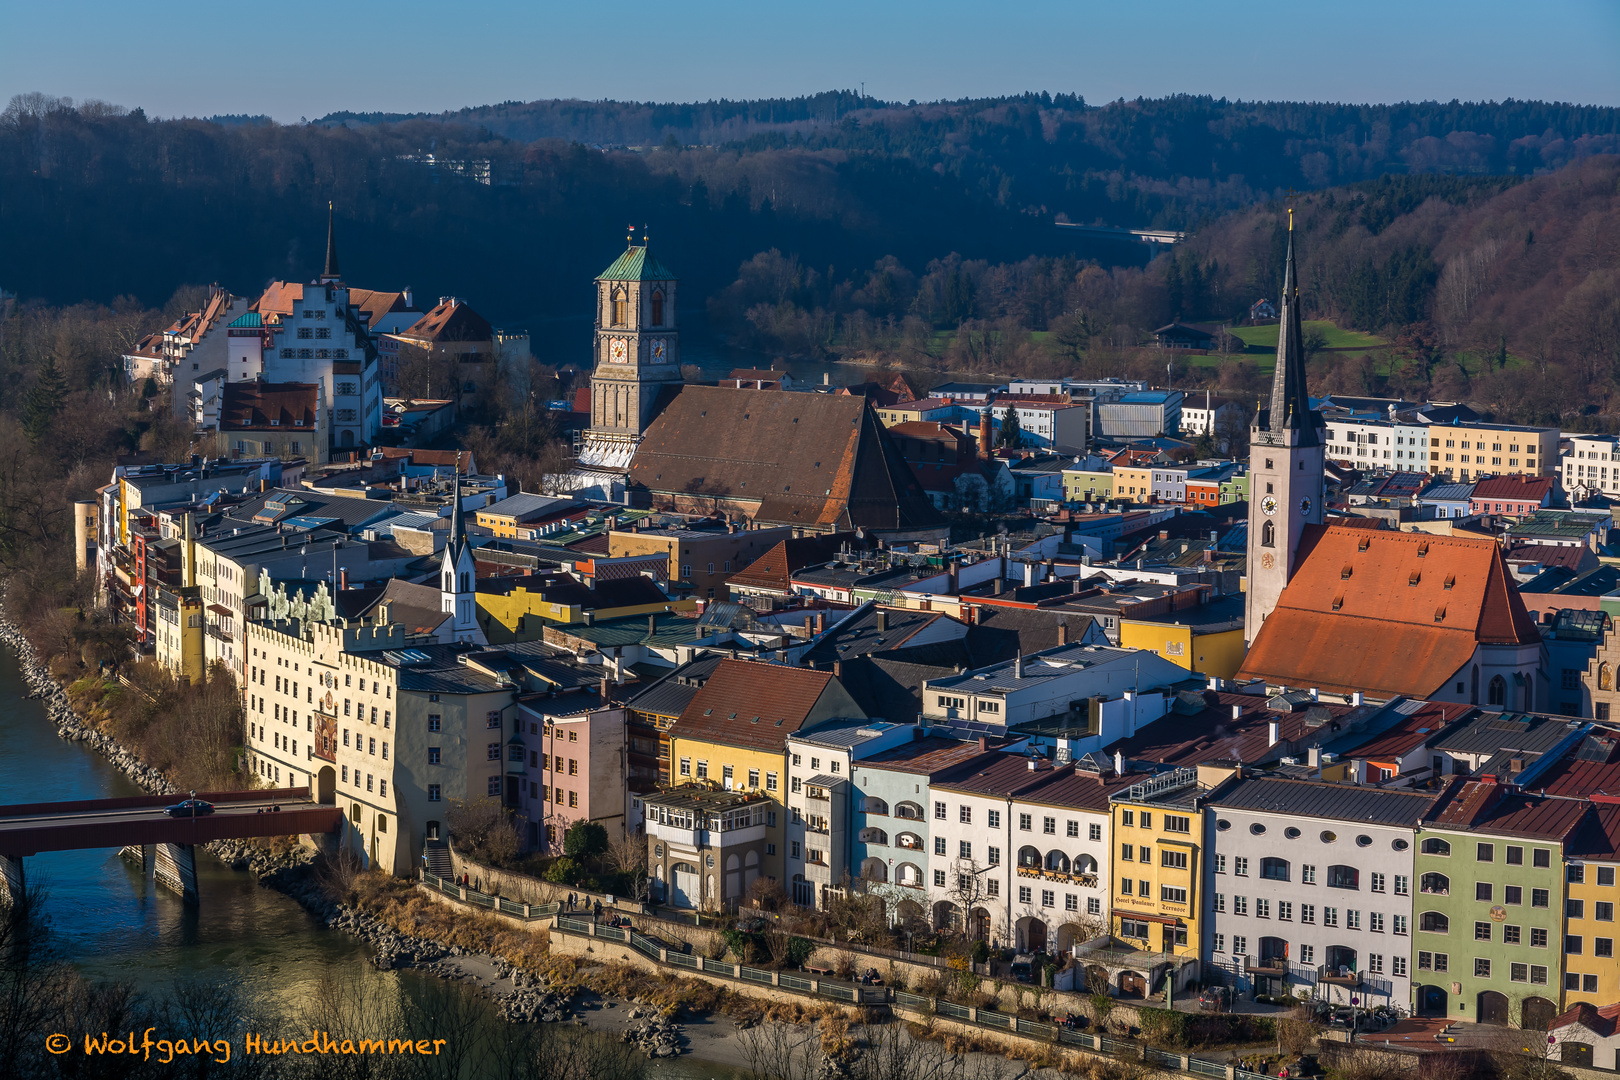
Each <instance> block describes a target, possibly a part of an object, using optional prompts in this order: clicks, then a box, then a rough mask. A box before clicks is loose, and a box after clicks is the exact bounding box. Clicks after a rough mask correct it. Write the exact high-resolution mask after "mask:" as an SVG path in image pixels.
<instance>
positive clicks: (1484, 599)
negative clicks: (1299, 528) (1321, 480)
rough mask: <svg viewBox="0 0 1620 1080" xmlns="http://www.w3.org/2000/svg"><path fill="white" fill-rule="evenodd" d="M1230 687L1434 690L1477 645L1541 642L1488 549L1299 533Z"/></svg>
mask: <svg viewBox="0 0 1620 1080" xmlns="http://www.w3.org/2000/svg"><path fill="white" fill-rule="evenodd" d="M1300 549H1301V556H1300V563H1299V568H1298V569H1297V570H1296V571H1295V572H1294V577H1293V579H1292V580H1291V581H1290V582H1289V583H1288V587H1287V588H1285V589H1284V590H1283V594H1282V597H1281V599H1280V600H1279V601H1278V603H1277V607H1276V610H1274V611H1273V612H1272V613H1271V614H1270V615H1269V616H1267V618H1266V621H1265V623H1264V624H1263V625H1262V626H1261V627H1260V631H1259V633H1257V634H1256V635H1255V640H1254V644H1253V645H1252V646H1251V647H1250V649H1249V654H1248V656H1247V657H1246V658H1245V659H1244V661H1243V667H1242V669H1241V670H1240V671H1239V672H1238V677H1239V678H1240V679H1251V678H1259V679H1265V680H1266V681H1267V682H1269V683H1272V684H1274V685H1282V686H1311V687H1318V688H1320V689H1323V690H1331V691H1337V692H1340V693H1344V692H1349V691H1351V690H1367V691H1371V692H1373V693H1377V694H1389V695H1394V694H1406V695H1409V696H1411V697H1418V698H1426V697H1430V696H1433V695H1435V694H1437V693H1438V692H1439V691H1440V689H1441V688H1442V687H1443V686H1444V685H1445V683H1446V681H1447V680H1448V679H1450V678H1451V676H1452V675H1453V674H1455V673H1456V672H1457V671H1458V669H1460V668H1461V667H1462V666H1463V665H1464V664H1466V663H1467V662H1468V660H1469V658H1470V657H1472V656H1473V654H1474V650H1475V648H1476V647H1477V646H1479V645H1480V644H1524V643H1532V642H1537V641H1540V640H1541V636H1540V634H1539V633H1538V632H1537V631H1536V627H1535V623H1534V622H1533V621H1532V620H1531V618H1530V616H1529V613H1528V612H1526V611H1525V607H1524V602H1523V601H1522V600H1520V598H1519V590H1518V588H1517V587H1516V586H1515V585H1514V584H1513V581H1512V578H1511V577H1510V576H1509V574H1508V572H1507V566H1506V564H1505V563H1504V562H1503V560H1502V549H1501V548H1500V547H1499V546H1497V544H1496V543H1495V541H1492V540H1484V539H1474V538H1472V537H1460V536H1429V535H1426V534H1422V533H1400V532H1392V531H1384V530H1379V531H1374V530H1369V529H1356V528H1346V527H1344V526H1340V525H1332V526H1322V525H1313V526H1307V527H1306V529H1305V534H1304V536H1302V537H1301V539H1300Z"/></svg>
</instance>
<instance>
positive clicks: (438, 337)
mask: <svg viewBox="0 0 1620 1080" xmlns="http://www.w3.org/2000/svg"><path fill="white" fill-rule="evenodd" d="M494 335H495V331H494V328H493V327H491V326H490V325H489V320H488V319H485V318H484V317H483V316H482V315H480V314H478V312H476V311H474V310H473V309H472V305H471V304H468V303H466V302H465V301H461V300H455V299H450V300H445V301H443V302H442V303H440V304H437V305H435V306H434V308H433V310H432V311H429V312H428V313H427V314H426V315H423V316H422V317H421V318H420V319H418V320H417V321H416V323H415V325H413V326H411V327H410V328H409V329H407V330H401V331H400V332H399V336H400V337H403V338H411V339H412V340H414V341H489V340H490V339H491V338H493V337H494Z"/></svg>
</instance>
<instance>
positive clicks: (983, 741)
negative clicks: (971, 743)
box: [979, 735, 990, 754]
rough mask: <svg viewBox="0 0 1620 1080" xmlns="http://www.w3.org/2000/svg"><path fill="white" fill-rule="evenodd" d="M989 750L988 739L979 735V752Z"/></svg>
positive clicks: (984, 752) (983, 752)
mask: <svg viewBox="0 0 1620 1080" xmlns="http://www.w3.org/2000/svg"><path fill="white" fill-rule="evenodd" d="M989 752H990V740H989V739H987V738H985V737H984V736H983V735H980V736H979V753H981V754H987V753H989Z"/></svg>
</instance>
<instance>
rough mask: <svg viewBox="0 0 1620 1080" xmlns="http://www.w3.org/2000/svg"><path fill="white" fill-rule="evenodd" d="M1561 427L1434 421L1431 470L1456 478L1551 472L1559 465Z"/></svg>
mask: <svg viewBox="0 0 1620 1080" xmlns="http://www.w3.org/2000/svg"><path fill="white" fill-rule="evenodd" d="M1558 434H1559V433H1558V429H1557V428H1536V427H1515V426H1512V425H1508V424H1433V425H1431V426H1430V427H1429V471H1430V472H1431V473H1443V474H1445V475H1446V476H1449V477H1452V478H1453V479H1456V480H1477V479H1479V478H1480V477H1481V476H1504V475H1512V474H1519V475H1525V476H1551V475H1553V474H1554V473H1555V472H1556V471H1557V469H1558Z"/></svg>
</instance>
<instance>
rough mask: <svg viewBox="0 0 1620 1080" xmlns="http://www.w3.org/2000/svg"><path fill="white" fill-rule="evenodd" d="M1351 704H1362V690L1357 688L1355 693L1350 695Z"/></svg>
mask: <svg viewBox="0 0 1620 1080" xmlns="http://www.w3.org/2000/svg"><path fill="white" fill-rule="evenodd" d="M1350 704H1352V705H1360V704H1361V691H1360V690H1357V691H1356V692H1355V693H1353V694H1351V695H1350Z"/></svg>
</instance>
